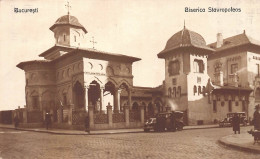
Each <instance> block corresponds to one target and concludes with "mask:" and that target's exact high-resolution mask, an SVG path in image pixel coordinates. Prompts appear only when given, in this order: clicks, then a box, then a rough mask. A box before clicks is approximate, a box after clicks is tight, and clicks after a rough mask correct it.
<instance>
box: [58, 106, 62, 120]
mask: <svg viewBox="0 0 260 159" xmlns="http://www.w3.org/2000/svg"><path fill="white" fill-rule="evenodd" d="M57 114H58V123H62V120H63V107H62V106H60V108H59V109H58V113H57Z"/></svg>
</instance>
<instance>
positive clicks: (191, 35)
mask: <svg viewBox="0 0 260 159" xmlns="http://www.w3.org/2000/svg"><path fill="white" fill-rule="evenodd" d="M183 47H195V48H200V49H204V50H208V51H214V50H213V49H211V48H210V47H208V46H207V45H206V41H205V40H204V38H203V37H202V36H201V35H200V34H198V33H196V32H193V31H190V30H188V29H186V28H185V27H184V28H183V30H181V31H179V32H177V33H175V34H174V35H173V36H172V37H171V38H170V39H169V40H168V41H167V43H166V46H165V48H164V50H163V51H161V52H160V53H159V54H158V57H161V55H162V54H164V53H166V52H168V51H172V50H175V49H177V48H183Z"/></svg>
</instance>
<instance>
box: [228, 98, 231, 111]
mask: <svg viewBox="0 0 260 159" xmlns="http://www.w3.org/2000/svg"><path fill="white" fill-rule="evenodd" d="M228 111H229V112H232V101H231V100H230V101H228Z"/></svg>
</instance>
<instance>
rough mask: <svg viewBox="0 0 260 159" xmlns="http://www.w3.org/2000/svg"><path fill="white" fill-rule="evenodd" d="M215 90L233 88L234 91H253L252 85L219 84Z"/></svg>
mask: <svg viewBox="0 0 260 159" xmlns="http://www.w3.org/2000/svg"><path fill="white" fill-rule="evenodd" d="M214 86H215V87H214V90H233V91H253V89H252V88H250V87H235V86H217V85H214Z"/></svg>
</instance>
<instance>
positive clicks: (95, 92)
mask: <svg viewBox="0 0 260 159" xmlns="http://www.w3.org/2000/svg"><path fill="white" fill-rule="evenodd" d="M102 96H103V94H102ZM88 102H89V103H91V105H92V106H93V111H94V113H98V112H99V111H100V106H101V104H102V103H101V90H100V84H99V83H98V82H97V81H92V82H91V83H90V85H89V89H88Z"/></svg>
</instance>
